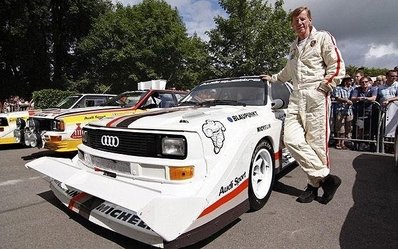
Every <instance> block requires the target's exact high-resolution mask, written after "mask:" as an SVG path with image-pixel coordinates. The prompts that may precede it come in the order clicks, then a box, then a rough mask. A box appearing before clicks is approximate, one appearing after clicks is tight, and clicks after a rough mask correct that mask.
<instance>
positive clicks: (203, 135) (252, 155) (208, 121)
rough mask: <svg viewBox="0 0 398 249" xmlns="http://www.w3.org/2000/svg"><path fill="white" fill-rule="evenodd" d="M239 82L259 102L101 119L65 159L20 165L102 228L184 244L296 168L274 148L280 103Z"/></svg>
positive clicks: (249, 205)
mask: <svg viewBox="0 0 398 249" xmlns="http://www.w3.org/2000/svg"><path fill="white" fill-rule="evenodd" d="M251 81H253V82H251ZM230 82H233V80H225V83H223V82H221V81H219V82H218V83H220V84H221V85H219V86H220V88H217V89H221V90H222V91H224V90H226V89H228V87H229V86H233V83H231V84H230ZM204 84H207V86H210V85H211V84H212V83H211V82H210V83H209V82H207V83H204ZM229 84H230V85H229ZM237 84H238V85H239V86H240V87H245V85H248V86H250V84H253V85H256V86H257V87H258V88H259V91H260V92H261V87H262V88H263V91H264V92H263V93H262V94H263V96H264V94H265V96H266V99H264V97H263V99H262V100H260V101H258V102H257V103H256V104H253V105H247V104H246V103H242V102H237V101H231V100H228V101H226V99H223V100H222V101H220V102H214V101H213V102H211V104H209V105H208V104H204V103H207V102H202V103H201V104H200V105H196V104H195V105H194V106H192V105H190V106H181V107H177V108H173V109H164V110H155V111H151V112H146V113H140V114H135V115H129V116H123V117H118V118H114V119H112V120H100V121H98V122H95V123H92V124H89V125H88V126H86V127H85V128H84V129H83V144H82V145H79V146H78V148H79V151H78V156H76V157H75V158H74V159H73V160H69V159H59V158H46V157H44V158H40V159H37V160H34V161H32V162H30V163H28V164H27V167H28V168H32V169H34V170H36V171H38V172H40V173H43V174H45V175H46V176H47V177H48V179H49V180H50V185H51V188H52V190H53V192H54V193H55V195H56V196H57V198H58V199H60V200H61V201H62V203H64V205H66V206H68V208H69V209H71V210H73V211H75V212H78V213H79V214H81V215H82V216H83V217H85V218H87V219H89V220H90V221H92V222H94V223H96V224H98V225H100V226H103V227H106V228H108V229H110V230H113V231H116V232H118V233H121V234H124V235H126V236H128V237H130V238H133V239H136V240H138V241H142V242H144V243H147V244H150V245H153V246H157V247H183V246H187V245H190V244H192V243H195V242H197V241H199V240H201V239H204V238H206V237H208V236H209V235H211V234H213V233H215V232H216V231H218V230H220V229H221V228H223V227H224V226H226V225H227V224H229V223H230V222H232V221H233V220H235V219H236V218H237V217H239V216H240V215H241V214H242V213H244V212H246V211H248V210H249V209H252V210H257V209H259V208H261V207H262V206H263V205H264V204H265V202H266V201H267V199H268V197H269V195H270V193H271V191H272V182H273V181H274V179H275V178H274V176H275V174H276V173H277V172H280V171H281V169H282V168H283V167H286V166H288V165H290V164H292V163H294V161H293V160H292V159H291V158H290V157H289V155H288V154H287V153H286V151H285V150H284V149H283V144H282V142H281V130H282V126H283V119H284V113H285V110H284V109H278V108H281V107H282V105H279V107H275V108H274V109H273V108H272V105H278V101H274V100H273V99H271V98H270V97H269V96H267V95H268V94H271V90H270V89H268V85H267V84H266V83H263V82H261V81H259V78H258V77H257V78H253V79H252V78H248V79H246V78H244V79H238V83H237ZM207 86H206V87H207ZM217 89H216V90H217ZM235 90H236V92H237V93H239V92H241V91H239V90H242V91H243V90H245V89H233V91H235ZM246 90H251V89H246ZM209 92H211V91H209ZM247 92H248V93H249V92H250V91H247ZM194 93H195V90H193V91H192V92H191V93H190V95H188V96H187V98H186V99H184V100H185V102H186V103H193V102H194V101H193V98H194V97H195V96H194ZM230 93H232V91H228V94H230ZM228 94H227V95H228ZM227 95H225V96H227ZM200 96H202V97H204V96H205V95H204V94H201V95H200ZM223 96H224V95H223ZM228 96H230V95H228ZM191 97H192V98H191ZM198 98H199V96H198ZM206 98H209V95H206ZM184 100H183V101H182V103H184ZM248 101H253V99H250V100H248ZM215 103H220V104H215ZM226 103H228V104H226Z"/></svg>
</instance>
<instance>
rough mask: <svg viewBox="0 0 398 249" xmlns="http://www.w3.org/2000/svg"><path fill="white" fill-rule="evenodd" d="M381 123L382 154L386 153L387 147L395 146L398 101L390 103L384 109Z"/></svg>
mask: <svg viewBox="0 0 398 249" xmlns="http://www.w3.org/2000/svg"><path fill="white" fill-rule="evenodd" d="M380 121H381V122H380V129H379V131H380V134H381V136H380V145H381V150H380V152H381V153H385V149H386V146H387V147H388V146H389V148H393V146H394V138H395V129H396V127H397V125H398V101H395V102H392V103H389V104H388V105H387V106H386V108H384V109H383V113H382V116H381V119H380Z"/></svg>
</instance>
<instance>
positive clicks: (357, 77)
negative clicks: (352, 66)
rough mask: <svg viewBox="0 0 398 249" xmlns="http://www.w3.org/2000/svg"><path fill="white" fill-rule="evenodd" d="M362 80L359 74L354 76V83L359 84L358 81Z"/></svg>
mask: <svg viewBox="0 0 398 249" xmlns="http://www.w3.org/2000/svg"><path fill="white" fill-rule="evenodd" d="M361 78H362V75H361V74H360V73H357V74H356V75H355V82H359V80H360V79H361Z"/></svg>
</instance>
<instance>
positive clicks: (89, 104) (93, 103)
mask: <svg viewBox="0 0 398 249" xmlns="http://www.w3.org/2000/svg"><path fill="white" fill-rule="evenodd" d="M89 106H95V101H94V100H93V99H87V100H86V107H89Z"/></svg>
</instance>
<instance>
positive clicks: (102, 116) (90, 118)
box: [84, 114, 105, 120]
mask: <svg viewBox="0 0 398 249" xmlns="http://www.w3.org/2000/svg"><path fill="white" fill-rule="evenodd" d="M104 117H105V115H104V114H102V115H91V116H85V117H84V120H93V119H101V118H104Z"/></svg>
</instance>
